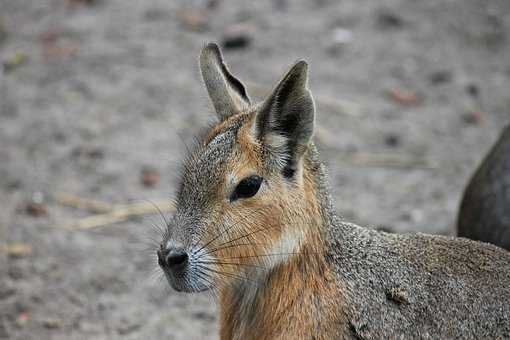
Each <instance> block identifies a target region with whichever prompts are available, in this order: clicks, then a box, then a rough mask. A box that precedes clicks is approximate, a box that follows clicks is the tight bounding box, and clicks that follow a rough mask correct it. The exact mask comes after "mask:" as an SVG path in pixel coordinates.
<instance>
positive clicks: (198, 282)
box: [157, 44, 319, 292]
mask: <svg viewBox="0 0 510 340" xmlns="http://www.w3.org/2000/svg"><path fill="white" fill-rule="evenodd" d="M200 71H201V73H202V77H203V80H204V83H205V86H206V88H207V91H208V93H209V96H210V98H211V101H212V103H213V106H214V110H215V112H216V115H217V118H218V122H217V124H215V125H214V126H212V127H211V128H210V129H209V130H208V131H207V133H206V134H205V135H204V136H203V137H202V138H200V139H199V141H198V143H197V146H196V147H195V149H194V150H192V151H190V154H189V155H188V157H187V159H186V160H185V162H184V165H183V171H182V177H181V179H180V188H179V190H178V193H177V200H176V212H175V215H174V217H173V218H172V220H171V222H170V223H169V226H168V232H167V233H166V235H165V236H164V238H163V241H162V243H161V246H160V248H159V249H158V252H157V253H158V254H157V255H158V262H159V265H160V266H161V267H162V269H163V271H164V273H165V275H166V277H167V279H168V281H169V282H170V284H171V285H172V287H173V288H175V289H176V290H179V291H187V292H194V291H203V290H207V289H210V288H218V287H222V286H224V285H228V284H232V283H235V282H237V281H239V280H244V279H245V278H247V279H249V276H250V275H252V274H254V273H256V272H258V271H261V270H262V271H264V270H267V269H269V268H272V267H274V266H276V265H278V264H280V263H282V262H283V261H287V260H288V258H289V256H291V255H292V254H294V253H296V252H298V251H299V250H300V249H301V247H302V245H303V242H305V240H307V239H309V238H310V235H309V234H310V233H311V232H312V231H311V230H309V228H308V226H309V225H312V224H313V221H312V219H315V218H317V216H318V215H319V211H318V210H319V207H318V205H317V202H316V200H315V193H314V190H315V186H314V185H313V175H312V174H313V172H314V171H316V170H317V169H313V167H314V165H313V164H312V163H310V162H308V161H307V159H308V157H307V156H306V155H307V153H309V151H310V150H311V148H313V146H312V144H311V138H312V134H313V128H314V102H313V99H312V95H311V93H310V91H309V90H308V88H307V77H308V76H307V64H306V62H304V61H298V62H297V63H296V64H294V65H293V66H292V67H291V68H290V70H289V71H288V72H287V73H286V74H285V75H284V76H283V78H282V79H281V80H280V82H279V83H278V84H277V85H276V87H275V88H274V90H273V91H272V93H271V94H270V95H269V96H268V97H267V98H266V99H265V100H264V101H263V102H261V103H259V104H257V105H253V104H252V103H251V102H250V99H249V97H248V95H247V93H246V90H245V88H244V85H243V84H242V83H241V82H240V81H239V80H238V79H237V78H235V77H234V76H233V75H232V74H231V73H230V72H229V70H228V69H227V67H226V65H225V63H224V62H223V59H222V55H221V52H220V50H219V49H218V47H217V46H216V45H215V44H209V45H207V46H206V47H205V48H204V49H203V50H202V52H201V54H200Z"/></svg>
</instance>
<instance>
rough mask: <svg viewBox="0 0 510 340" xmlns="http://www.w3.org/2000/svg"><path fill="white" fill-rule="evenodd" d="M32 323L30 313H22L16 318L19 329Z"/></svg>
mask: <svg viewBox="0 0 510 340" xmlns="http://www.w3.org/2000/svg"><path fill="white" fill-rule="evenodd" d="M29 321H30V313H29V312H22V313H20V314H19V315H18V317H17V318H16V325H17V326H18V327H24V326H25V325H26V324H27V323H28V322H29Z"/></svg>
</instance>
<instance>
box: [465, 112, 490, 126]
mask: <svg viewBox="0 0 510 340" xmlns="http://www.w3.org/2000/svg"><path fill="white" fill-rule="evenodd" d="M484 116H485V113H484V112H481V111H471V112H467V113H464V114H463V115H462V120H463V121H464V123H466V124H469V125H478V124H480V123H482V122H483V120H484Z"/></svg>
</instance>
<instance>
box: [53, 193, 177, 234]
mask: <svg viewBox="0 0 510 340" xmlns="http://www.w3.org/2000/svg"><path fill="white" fill-rule="evenodd" d="M158 209H159V210H158ZM171 211H174V205H173V204H172V203H170V201H169V200H168V199H165V200H163V199H162V200H156V201H151V202H143V203H134V204H127V205H116V206H113V208H112V209H111V211H109V212H105V213H101V214H96V215H92V216H89V217H85V218H82V219H80V220H78V221H76V222H74V223H70V225H68V226H63V227H62V228H64V229H69V230H76V229H78V230H87V229H93V228H98V227H102V226H106V225H110V224H113V223H118V222H123V221H126V220H128V219H130V218H132V217H136V216H141V215H147V214H155V213H158V212H171Z"/></svg>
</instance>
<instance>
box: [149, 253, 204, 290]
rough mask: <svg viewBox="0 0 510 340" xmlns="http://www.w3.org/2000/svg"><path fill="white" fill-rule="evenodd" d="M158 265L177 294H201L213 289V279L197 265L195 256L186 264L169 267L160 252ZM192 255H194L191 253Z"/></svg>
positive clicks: (190, 257)
mask: <svg viewBox="0 0 510 340" xmlns="http://www.w3.org/2000/svg"><path fill="white" fill-rule="evenodd" d="M157 254H158V265H159V267H160V268H161V270H162V271H163V273H164V274H165V277H166V279H167V282H168V284H169V285H170V287H172V288H173V289H174V290H175V291H177V292H183V293H199V292H204V291H207V290H209V289H211V286H212V284H211V282H212V278H210V277H209V275H207V273H206V272H204V270H201V269H200V268H201V266H199V265H197V263H196V260H195V259H194V256H189V258H188V259H187V261H186V263H180V264H179V265H169V264H168V262H167V261H165V260H164V258H163V256H162V253H161V250H158V253H157ZM191 254H192V253H191Z"/></svg>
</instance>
